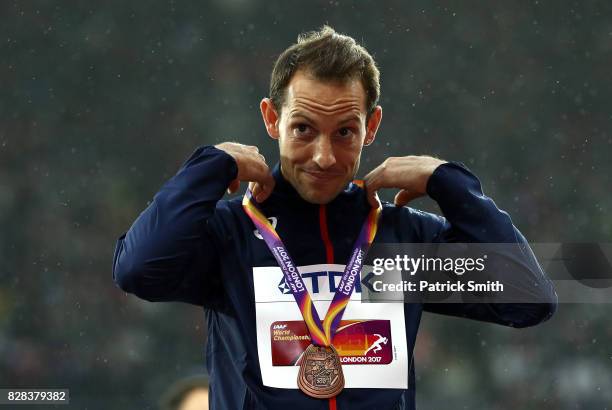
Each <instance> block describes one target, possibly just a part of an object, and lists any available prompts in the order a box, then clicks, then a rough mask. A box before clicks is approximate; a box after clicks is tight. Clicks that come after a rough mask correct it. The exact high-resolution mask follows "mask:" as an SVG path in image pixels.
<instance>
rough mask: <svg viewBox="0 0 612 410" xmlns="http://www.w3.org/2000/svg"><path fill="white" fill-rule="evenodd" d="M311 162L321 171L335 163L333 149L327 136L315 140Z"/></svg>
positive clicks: (320, 136)
mask: <svg viewBox="0 0 612 410" xmlns="http://www.w3.org/2000/svg"><path fill="white" fill-rule="evenodd" d="M313 161H314V162H315V163H316V164H317V165H318V166H319V168H321V169H327V168H330V167H331V166H333V165H334V164H335V163H336V157H335V156H334V147H333V144H332V142H331V141H330V138H329V137H328V136H327V135H319V136H318V137H317V139H316V140H315V147H314V155H313Z"/></svg>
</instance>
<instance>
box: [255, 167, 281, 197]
mask: <svg viewBox="0 0 612 410" xmlns="http://www.w3.org/2000/svg"><path fill="white" fill-rule="evenodd" d="M275 184H276V181H274V177H272V174H270V173H268V176H267V178H266V179H265V180H264V181H263V185H260V186H261V191H260V192H259V193H258V194H257V196H255V200H256V201H257V202H263V201H265V200H266V199H268V197H269V196H270V194H271V193H272V191H273V190H274V185H275Z"/></svg>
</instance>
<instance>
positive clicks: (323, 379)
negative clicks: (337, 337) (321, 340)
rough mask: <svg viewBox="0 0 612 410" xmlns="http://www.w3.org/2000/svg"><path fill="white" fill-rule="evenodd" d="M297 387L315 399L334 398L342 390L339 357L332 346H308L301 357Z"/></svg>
mask: <svg viewBox="0 0 612 410" xmlns="http://www.w3.org/2000/svg"><path fill="white" fill-rule="evenodd" d="M297 384H298V387H299V388H300V390H302V391H303V392H304V393H306V394H307V395H309V396H310V397H314V398H315V399H329V398H331V397H335V396H337V395H338V394H340V392H341V391H342V389H343V388H344V374H342V365H341V363H340V356H339V355H338V352H337V351H336V349H334V347H333V346H315V345H312V344H311V345H310V346H308V348H307V349H306V351H305V352H304V354H303V355H302V360H301V363H300V372H299V373H298V381H297Z"/></svg>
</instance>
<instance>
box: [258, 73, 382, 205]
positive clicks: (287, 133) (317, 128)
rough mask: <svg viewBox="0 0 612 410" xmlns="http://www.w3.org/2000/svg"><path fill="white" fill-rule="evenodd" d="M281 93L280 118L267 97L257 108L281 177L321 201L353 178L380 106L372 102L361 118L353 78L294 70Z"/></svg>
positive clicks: (358, 87) (361, 98)
mask: <svg viewBox="0 0 612 410" xmlns="http://www.w3.org/2000/svg"><path fill="white" fill-rule="evenodd" d="M285 92H286V94H285V103H284V105H283V107H282V111H281V115H280V117H278V115H276V111H274V110H273V107H272V105H271V102H270V100H268V99H264V101H262V107H261V108H262V113H263V116H264V121H265V122H266V127H267V129H268V133H269V134H270V136H271V137H272V138H277V139H278V143H279V148H280V159H281V170H282V173H283V176H284V177H285V179H287V180H288V181H289V182H290V183H291V185H293V187H294V188H295V189H296V190H297V191H298V193H299V194H300V196H301V197H302V198H304V199H305V200H306V201H308V202H311V203H315V204H326V203H328V202H330V201H331V200H333V199H334V198H335V197H336V196H337V195H338V194H339V193H340V192H341V191H342V190H343V189H344V187H345V186H346V184H348V183H349V182H350V181H351V180H352V179H353V178H354V176H355V174H356V173H357V170H358V168H359V159H360V157H361V149H362V147H363V145H364V143H366V144H370V143H371V142H372V141H373V140H374V137H375V135H376V130H377V129H378V125H379V123H380V119H381V115H382V111H381V109H380V107H376V110H375V112H374V113H373V114H372V115H371V116H370V119H369V120H368V121H367V122H366V116H367V113H366V108H365V99H366V95H365V91H364V89H363V86H362V84H361V82H360V81H359V79H354V80H349V81H347V82H346V83H344V84H343V83H336V82H322V81H320V80H317V79H315V78H313V77H312V76H310V75H309V74H308V73H306V72H303V71H298V72H296V73H295V74H294V76H293V78H292V79H291V81H290V83H289V85H288V87H287V89H286V91H285ZM271 110H272V111H273V112H271Z"/></svg>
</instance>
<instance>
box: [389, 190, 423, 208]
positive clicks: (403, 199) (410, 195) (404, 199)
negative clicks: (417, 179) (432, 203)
mask: <svg viewBox="0 0 612 410" xmlns="http://www.w3.org/2000/svg"><path fill="white" fill-rule="evenodd" d="M419 196H420V195H419V194H418V193H416V192H414V191H408V190H406V189H402V190H401V191H399V192H398V193H397V194H396V195H395V199H394V200H393V203H394V204H395V206H404V205H406V204H407V203H408V202H410V201H412V200H413V199H416V198H418V197H419Z"/></svg>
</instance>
